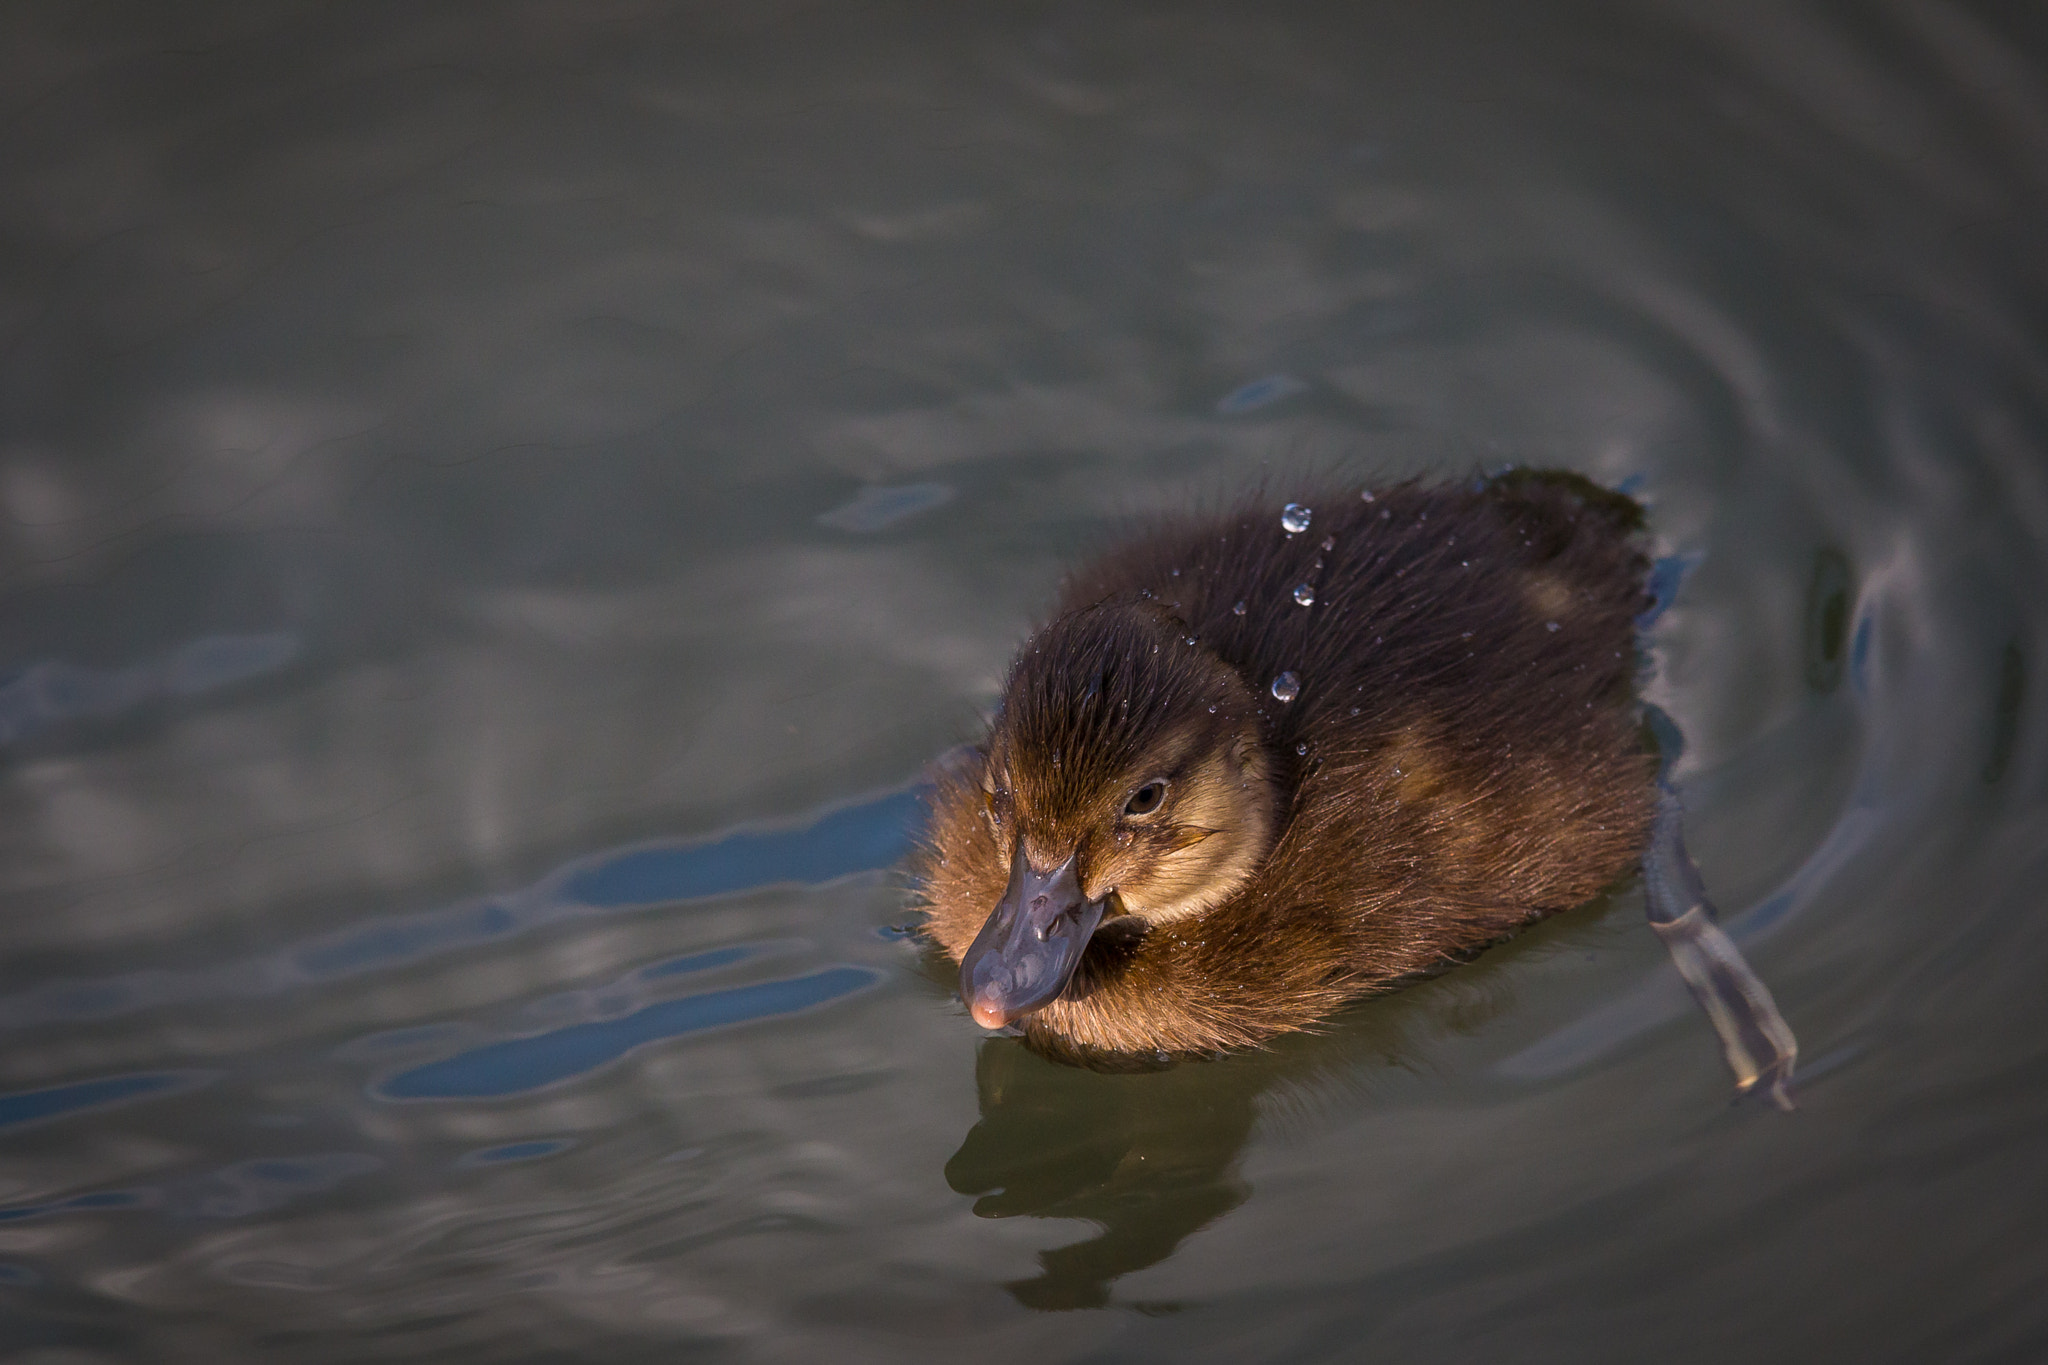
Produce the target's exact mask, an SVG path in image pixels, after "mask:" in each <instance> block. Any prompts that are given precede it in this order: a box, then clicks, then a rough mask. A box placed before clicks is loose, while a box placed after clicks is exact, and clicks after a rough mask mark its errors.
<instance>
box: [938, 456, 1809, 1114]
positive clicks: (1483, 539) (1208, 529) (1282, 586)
mask: <svg viewBox="0 0 2048 1365" xmlns="http://www.w3.org/2000/svg"><path fill="white" fill-rule="evenodd" d="M1643 525H1644V517H1643V512H1642V509H1641V508H1640V507H1639V506H1638V505H1637V504H1636V503H1635V502H1634V501H1633V500H1631V499H1630V498H1628V497H1626V496H1624V495H1622V494H1619V493H1615V492H1611V491H1609V490H1607V489H1604V488H1601V487H1599V486H1598V485H1596V484H1594V483H1592V482H1591V481H1589V480H1587V479H1585V478H1583V477H1581V476H1578V475H1575V474H1569V473H1560V472H1548V471H1514V472H1511V473H1508V474H1505V475H1501V476H1498V477H1495V478H1492V479H1490V480H1480V481H1472V482H1466V483H1461V484H1444V485H1437V486H1430V485H1424V484H1420V483H1413V482H1411V483H1404V484H1401V485H1398V486H1395V487H1389V488H1383V489H1378V490H1374V489H1366V490H1363V491H1362V492H1361V491H1359V490H1355V489H1354V490H1348V491H1340V490H1336V489H1326V490H1323V491H1321V492H1320V493H1318V494H1316V495H1315V496H1311V497H1307V498H1304V499H1303V501H1302V503H1300V504H1294V503H1290V504H1288V505H1287V506H1286V508H1285V509H1284V510H1283V509H1281V508H1278V507H1274V506H1268V505H1266V503H1265V502H1264V501H1263V500H1262V499H1259V498H1249V499H1246V500H1244V501H1243V502H1241V503H1240V504H1238V505H1237V506H1236V507H1235V509H1234V510H1231V511H1229V512H1227V513H1226V514H1224V515H1221V516H1214V517H1207V518H1203V517H1190V518H1186V519H1181V520H1175V521H1169V522H1166V523H1163V524H1160V525H1157V526H1155V527H1153V528H1152V529H1150V530H1149V531H1146V532H1144V533H1142V534H1140V535H1138V536H1137V537H1136V538H1135V539H1133V540H1131V541H1130V542H1129V543H1127V544H1125V545H1123V546H1121V547H1119V548H1117V549H1115V550H1113V551H1112V552H1110V553H1109V554H1107V555H1105V556H1104V557H1102V558H1101V559H1099V560H1097V561H1096V562H1094V563H1092V564H1090V565H1088V566H1086V567H1084V568H1082V569H1081V570H1079V571H1078V572H1076V573H1074V574H1073V575H1071V576H1070V577H1069V579H1068V580H1067V581H1066V583H1065V585H1064V587H1063V588H1062V590H1061V591H1060V593H1059V596H1058V599H1057V602H1056V604H1055V606H1054V608H1053V612H1052V614H1051V617H1050V619H1049V620H1048V621H1047V622H1046V623H1045V624H1044V625H1042V626H1040V627H1039V628H1038V629H1037V630H1036V631H1035V632H1034V633H1033V634H1032V635H1031V637H1030V639H1029V640H1027V641H1026V643H1025V644H1024V646H1023V648H1022V649H1021V650H1020V651H1019V652H1018V654H1017V657H1016V659H1015V661H1014V662H1013V663H1012V665H1011V667H1010V670H1009V674H1008V677H1007V679H1006V681H1005V683H1004V686H1003V692H1002V700H1001V702H1000V704H999V706H998V708H997V710H996V712H995V715H994V717H993V719H992V721H991V723H990V727H989V732H988V736H987V739H986V741H985V742H984V743H983V744H982V745H981V746H979V747H978V748H976V749H974V750H973V751H972V752H971V753H970V754H969V755H968V756H967V757H966V758H965V760H964V761H962V762H959V763H956V764H954V765H952V766H951V767H950V768H949V769H948V770H947V771H946V772H943V773H941V774H939V775H938V778H937V785H936V787H935V789H934V793H933V796H932V798H931V805H932V810H931V819H930V823H929V827H928V830H927V833H926V838H925V844H924V847H923V848H922V850H921V852H920V854H919V856H918V859H917V862H916V865H915V867H914V868H913V876H914V879H915V882H916V885H917V886H918V887H919V889H920V891H921V895H922V900H923V903H924V908H925V910H926V912H927V914H926V919H925V925H924V932H925V933H926V935H927V936H928V937H929V938H930V939H931V940H932V941H933V942H934V943H936V945H937V946H938V947H939V949H940V950H942V951H943V952H944V953H945V954H946V955H947V957H948V958H950V959H951V960H952V961H954V962H956V963H958V964H959V970H960V989H961V994H962V996H963V998H964V999H965V1001H966V1002H967V1006H968V1009H969V1012H970V1013H971V1014H972V1016H973V1018H974V1019H975V1021H976V1022H977V1023H978V1024H980V1025H982V1026H983V1027H984V1028H988V1029H1003V1028H1011V1029H1014V1030H1016V1031H1021V1033H1022V1035H1023V1038H1024V1041H1025V1042H1026V1043H1027V1045H1029V1046H1031V1047H1033V1048H1034V1049H1036V1050H1038V1051H1040V1052H1043V1053H1046V1054H1048V1055H1051V1056H1055V1057H1059V1058H1063V1059H1066V1060H1070V1061H1078V1062H1083V1063H1098V1064H1099V1063H1113V1062H1114V1059H1116V1058H1118V1057H1125V1056H1130V1055H1133V1054H1143V1055H1148V1056H1159V1055H1162V1054H1163V1055H1165V1056H1168V1057H1177V1056H1194V1055H1210V1054H1214V1053H1217V1052H1219V1051H1226V1050H1233V1049H1240V1048H1247V1047H1254V1046H1257V1045H1259V1044H1261V1043H1263V1042H1265V1041H1266V1040H1268V1039H1270V1038H1272V1037H1274V1036H1275V1035H1277V1034H1280V1033H1283V1032H1288V1031H1293V1030H1300V1029H1307V1028H1312V1027H1314V1026H1316V1025H1318V1024H1319V1023H1321V1022H1323V1021H1325V1020H1327V1019H1328V1018H1329V1016H1330V1015H1331V1014H1332V1013H1333V1012H1334V1011H1336V1010H1337V1009H1338V1008H1340V1007H1341V1006H1343V1005H1345V1004H1347V1003H1348V1002H1350V1001H1352V1000H1354V999H1357V998H1358V997H1361V996H1365V995H1370V994H1374V993H1377V992H1382V991H1386V990H1389V989H1392V988H1395V987H1397V986H1399V985H1401V984H1403V983H1406V982H1408V981H1411V980H1414V979H1416V978H1418V977H1421V976H1424V975H1428V974H1432V973H1434V972H1436V971H1440V970H1442V969H1444V968H1445V967H1447V966H1450V965H1451V964H1454V963H1456V962H1459V961H1462V960H1464V959H1466V958H1469V957H1471V956H1473V955H1474V954H1476V953H1477V952H1478V951H1480V950H1481V949H1483V948H1485V947H1486V946H1488V945H1489V944H1492V943H1494V942H1496V941H1498V940H1500V939H1502V938H1505V937H1507V936H1509V935H1511V934H1513V933H1514V932H1515V931H1517V930H1519V929H1521V928H1522V927H1524V926H1526V925H1528V924H1530V923H1532V922H1534V921H1536V920H1538V919H1541V918H1542V917H1544V916H1546V915H1549V914H1553V913H1555V912H1557V911H1560V910H1564V909H1567V908H1569V907H1571V906H1574V905H1578V904H1580V903H1582V902H1584V901H1586V900H1588V899H1590V898H1591V897H1592V896H1594V895H1595V894H1596V893H1598V892H1599V891H1600V890H1601V889H1602V888H1603V887H1606V886H1608V885H1610V884H1612V883H1613V882H1615V881H1616V880H1618V879H1619V878H1621V877H1623V876H1624V875H1626V874H1628V873H1629V872H1631V871H1632V870H1633V869H1635V868H1636V867H1637V866H1638V865H1639V864H1640V863H1641V862H1642V861H1643V859H1644V855H1645V850H1646V848H1648V847H1649V846H1650V845H1651V844H1652V842H1653V836H1656V841H1657V843H1658V847H1659V848H1662V849H1664V850H1665V854H1666V856H1665V858H1664V860H1663V861H1664V863H1669V864H1670V865H1671V866H1672V867H1673V868H1679V867H1680V866H1681V865H1682V871H1673V872H1672V873H1671V875H1670V876H1669V877H1666V878H1665V879H1663V883H1662V885H1661V889H1660V888H1653V894H1652V897H1651V900H1652V911H1653V918H1656V917H1658V916H1660V915H1661V917H1662V918H1663V919H1664V920H1666V921H1673V922H1675V921H1677V920H1679V919H1681V918H1683V916H1684V914H1685V912H1686V911H1688V910H1692V909H1694V905H1693V899H1696V900H1697V901H1698V903H1699V905H1701V906H1704V897H1703V895H1701V896H1697V897H1694V896H1693V893H1694V892H1695V891H1697V875H1696V873H1694V874H1692V880H1691V881H1689V882H1688V881H1685V880H1684V874H1685V872H1689V871H1690V869H1691V866H1692V865H1691V862H1690V859H1688V858H1686V857H1685V855H1684V852H1683V846H1682V843H1680V842H1678V834H1677V828H1676V823H1675V821H1676V819H1677V815H1676V802H1675V798H1671V797H1669V794H1668V791H1667V790H1665V789H1661V788H1660V781H1659V765H1658V760H1657V756H1656V755H1655V754H1654V753H1653V752H1652V751H1651V749H1650V746H1649V745H1648V744H1647V743H1646V741H1645V739H1644V726H1643V724H1642V716H1641V712H1640V706H1639V703H1638V701H1637V699H1636V696H1635V682H1636V677H1637V672H1638V656H1637V652H1636V633H1635V632H1636V622H1637V618H1638V617H1639V616H1640V615H1642V613H1643V612H1644V611H1645V609H1646V608H1647V607H1648V606H1649V605H1650V598H1649V596H1648V594H1647V593H1646V590H1645V582H1646V579H1647V574H1648V569H1649V563H1648V560H1647V558H1646V556H1645V554H1644V551H1643V548H1642V544H1641V532H1642V530H1643ZM1667 807H1668V810H1667ZM1666 826H1668V827H1669V829H1668V833H1666V832H1664V831H1665V830H1666ZM1672 849H1675V850H1676V852H1675V855H1674V854H1672V853H1671V850H1672ZM1674 858H1675V860H1676V861H1673V859H1674ZM1661 865H1663V864H1660V866H1661ZM1688 898H1692V899H1688ZM1679 901H1685V902H1686V903H1685V904H1683V905H1681V904H1679V903H1678V902H1679ZM1702 922H1704V923H1705V924H1706V928H1704V929H1701V928H1697V927H1695V928H1694V929H1693V930H1688V931H1686V934H1685V937H1686V938H1687V942H1688V944H1689V945H1690V946H1692V947H1693V948H1695V949H1698V947H1699V944H1700V943H1701V941H1702V939H1701V935H1702V934H1707V935H1709V936H1710V937H1711V936H1718V930H1712V929H1711V907H1706V908H1705V909H1704V911H1703V912H1702V913H1696V914H1694V915H1693V917H1692V921H1691V923H1693V924H1694V925H1695V926H1697V925H1699V924H1700V923H1702ZM1723 946H1726V948H1727V953H1728V954H1732V953H1733V948H1732V945H1726V941H1725V937H1718V938H1714V939H1713V940H1712V941H1710V942H1708V948H1707V949H1705V950H1700V951H1704V952H1705V953H1706V959H1707V960H1710V961H1711V962H1714V963H1719V962H1721V961H1723V960H1724V959H1725V957H1726V956H1727V954H1723V953H1721V952H1720V950H1721V948H1722V947H1723ZM1673 951H1674V954H1677V952H1678V946H1677V945H1676V944H1674V947H1673ZM1699 956H1700V952H1695V953H1694V957H1695V958H1699ZM1735 960H1736V961H1737V962H1739V961H1740V958H1739V954H1737V955H1735ZM1684 965H1686V964H1685V963H1684V962H1683V961H1681V966H1684ZM1694 965H1695V966H1697V965H1698V963H1697V962H1695V964H1694ZM1697 974H1698V973H1689V974H1688V982H1689V983H1691V982H1692V981H1693V976H1694V975H1697ZM1751 980H1753V978H1748V979H1745V980H1742V981H1739V982H1738V983H1737V986H1738V987H1739V989H1736V988H1730V987H1725V986H1724V987H1723V988H1722V989H1721V992H1720V993H1721V994H1722V995H1723V996H1724V997H1732V996H1739V995H1740V992H1741V990H1746V989H1748V985H1749V981H1751ZM1695 988H1696V989H1698V987H1697V986H1696V987H1695ZM1756 989H1757V990H1758V991H1760V990H1761V984H1760V983H1756ZM1703 1003H1707V1002H1706V1001H1705V999H1704V998H1703ZM1763 1003H1764V1004H1765V1005H1768V995H1767V993H1766V994H1765V995H1764V996H1763ZM1736 1004H1737V1006H1738V1009H1740V1008H1741V1007H1742V1004H1743V1002H1742V1000H1740V999H1738V1000H1737V1001H1736ZM1710 1013H1711V1008H1710ZM1771 1013H1772V1015H1773V1016H1774V1015H1775V1011H1774V1010H1773V1011H1771ZM1746 1017H1747V1018H1748V1019H1749V1027H1750V1035H1749V1036H1752V1037H1753V1035H1754V1034H1755V1033H1756V1032H1757V1028H1758V1025H1757V1024H1756V1021H1755V1018H1754V1011H1753V1010H1752V1011H1751V1012H1750V1014H1749V1015H1748V1016H1746ZM1716 1023H1717V1027H1718V1026H1719V1024H1720V1020H1719V1019H1717V1020H1716ZM1723 1037H1724V1042H1725V1041H1726V1039H1727V1037H1728V1031H1727V1030H1726V1029H1724V1030H1723ZM1786 1037H1787V1039H1788V1040H1789V1033H1788V1034H1787V1035H1786ZM1757 1051H1759V1052H1760V1053H1762V1054H1763V1055H1764V1057H1765V1059H1766V1060H1765V1061H1764V1062H1753V1063H1752V1070H1753V1071H1761V1070H1762V1069H1763V1067H1764V1066H1765V1065H1767V1064H1768V1060H1769V1053H1768V1049H1767V1048H1762V1047H1760V1048H1758V1049H1757ZM1732 1064H1734V1060H1733V1058H1732V1056H1731V1065H1732ZM1786 1066H1787V1067H1788V1068H1789V1061H1788V1062H1787V1063H1786ZM1739 1070H1740V1068H1738V1073H1739ZM1750 1079H1751V1080H1754V1079H1755V1077H1754V1076H1752V1077H1751V1078H1750Z"/></svg>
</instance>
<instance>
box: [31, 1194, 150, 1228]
mask: <svg viewBox="0 0 2048 1365" xmlns="http://www.w3.org/2000/svg"><path fill="white" fill-rule="evenodd" d="M156 1202H157V1197H156V1194H155V1192H154V1191H150V1190H95V1191H93V1192H92V1193H91V1194H74V1195H72V1196H71V1197H70V1198H68V1199H52V1200H49V1201H48V1202H46V1203H42V1204H17V1205H15V1206H14V1207H13V1208H11V1209H0V1223H22V1222H26V1221H27V1220H29V1219H31V1218H45V1217H48V1216H49V1215H50V1214H53V1213H83V1212H91V1211H96V1210H101V1209H139V1208H145V1207H148V1206H149V1205H152V1204H154V1203H156Z"/></svg>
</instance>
